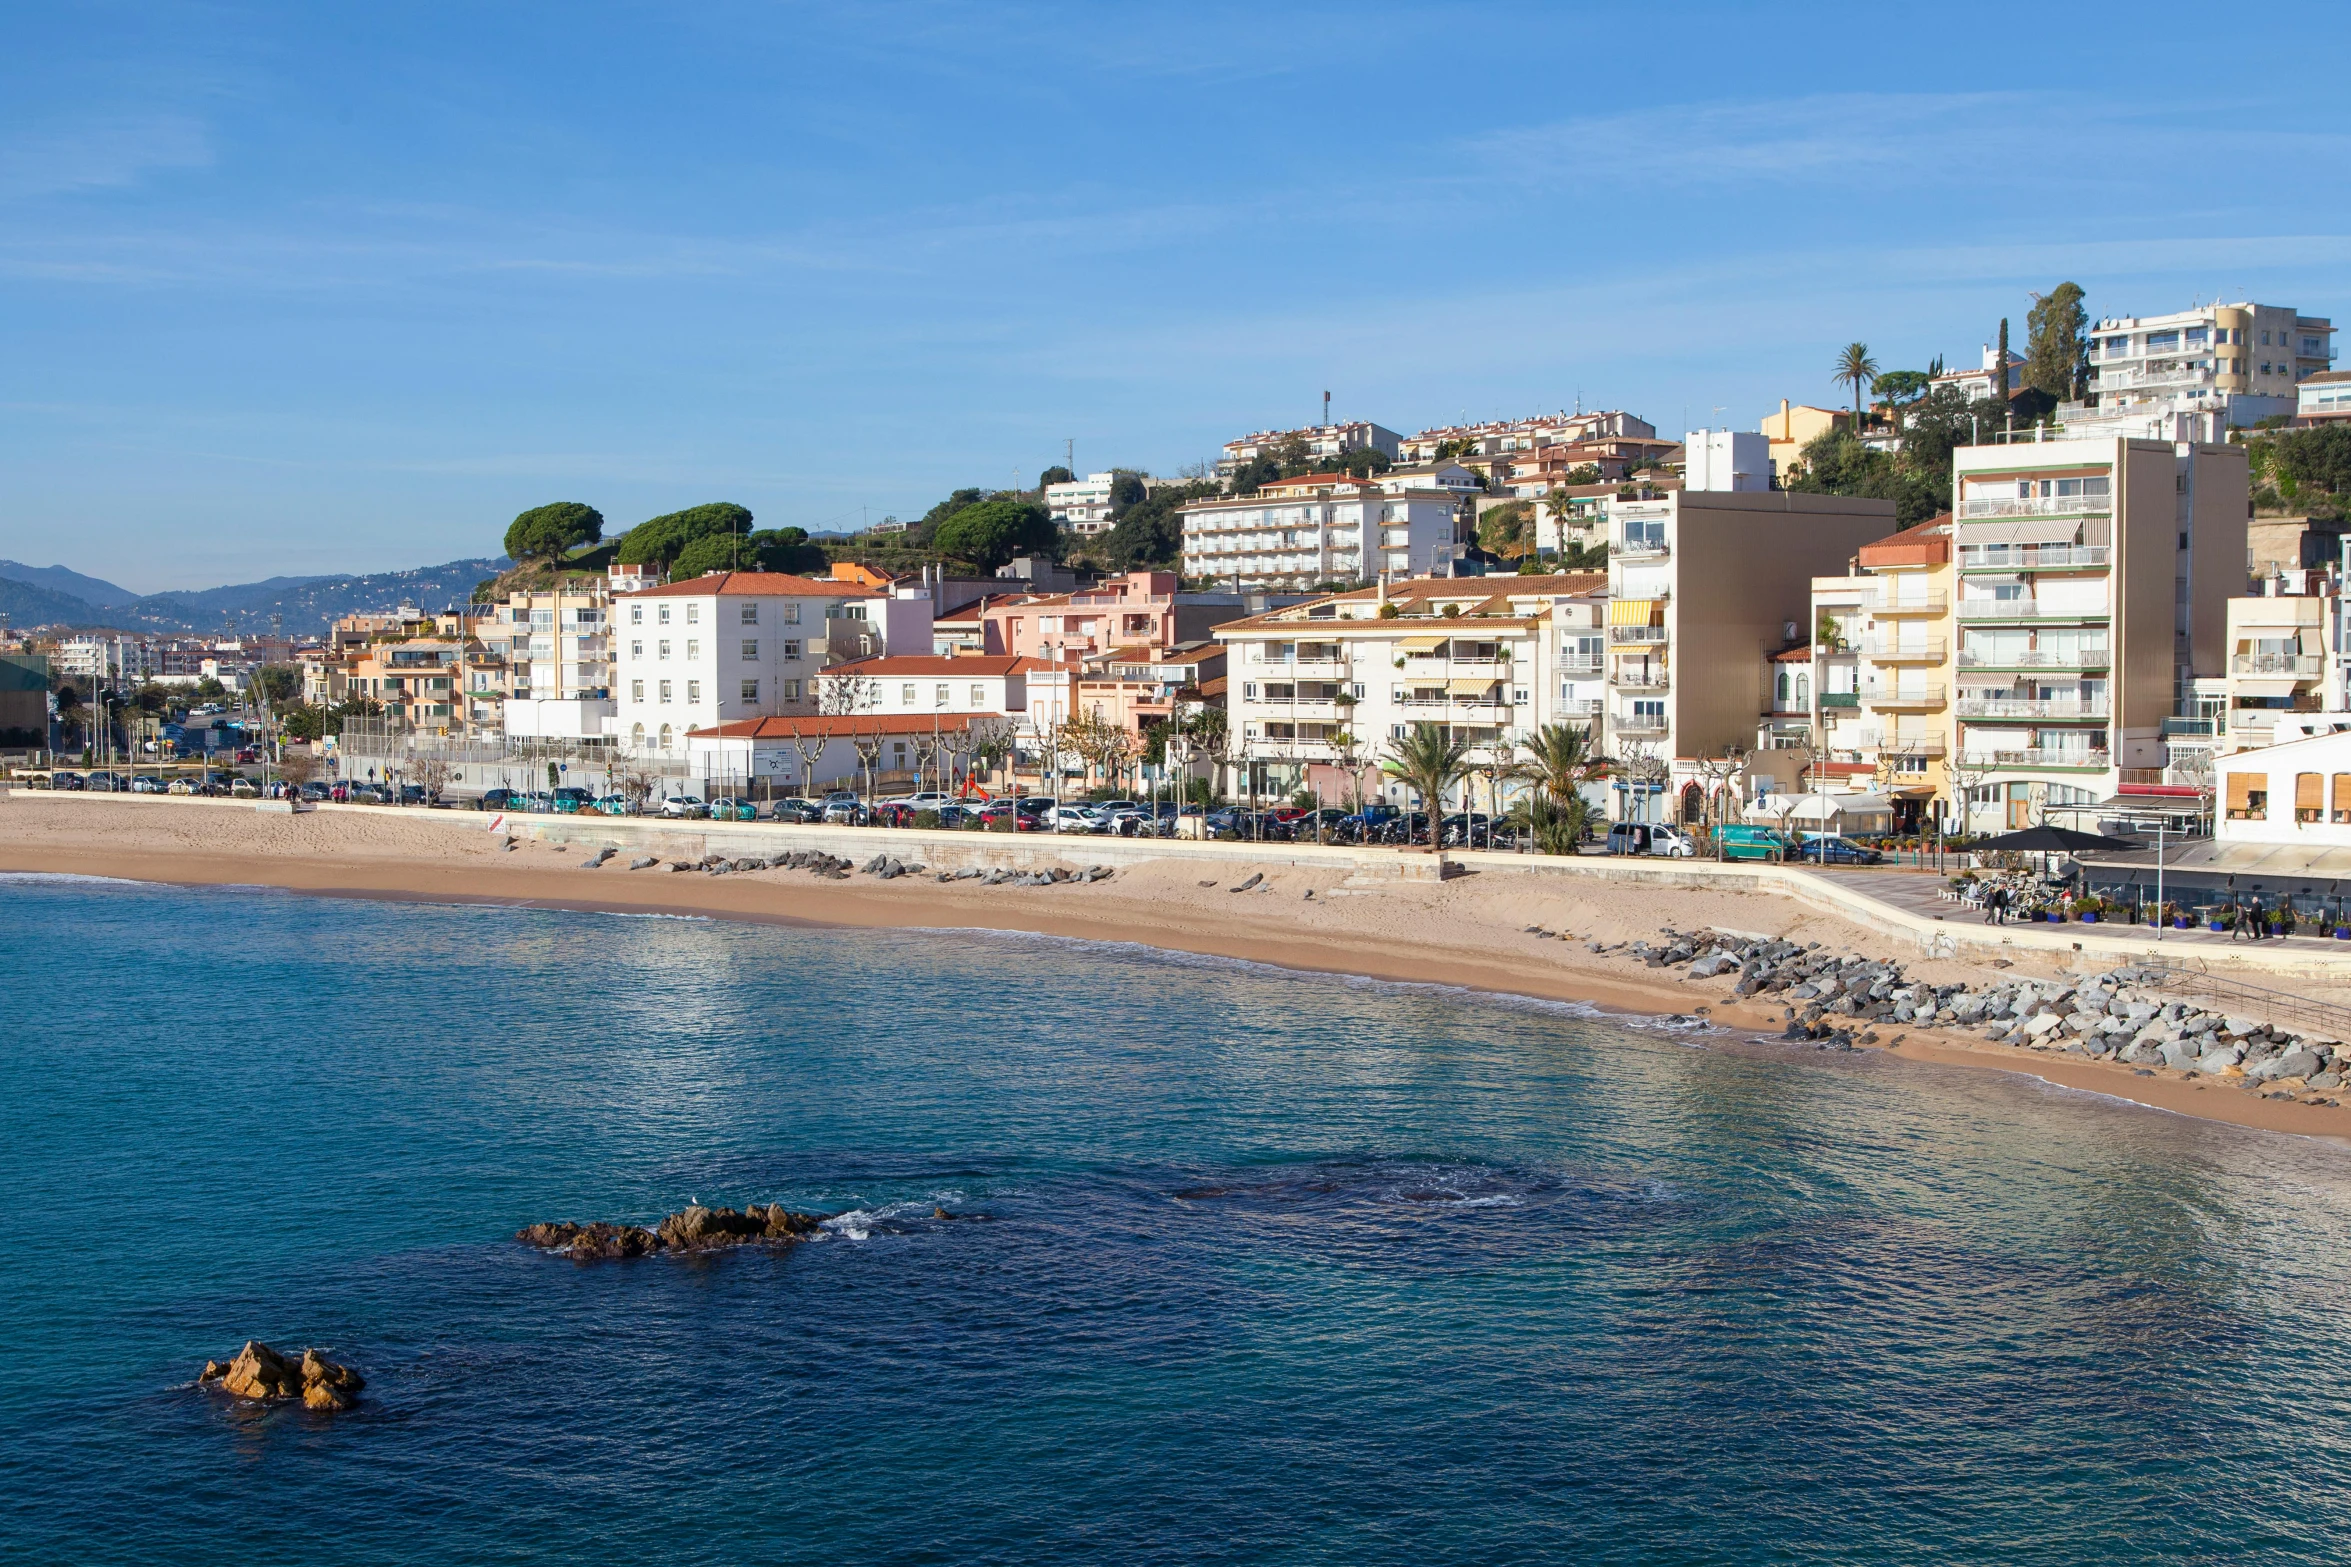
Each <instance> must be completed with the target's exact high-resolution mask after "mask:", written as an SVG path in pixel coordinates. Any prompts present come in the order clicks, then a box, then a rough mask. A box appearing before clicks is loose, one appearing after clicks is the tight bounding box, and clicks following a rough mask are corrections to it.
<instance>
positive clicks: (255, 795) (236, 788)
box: [229, 777, 261, 800]
mask: <svg viewBox="0 0 2351 1567" xmlns="http://www.w3.org/2000/svg"><path fill="white" fill-rule="evenodd" d="M229 798H230V799H232V800H258V799H260V798H261V786H260V785H259V784H257V783H255V782H254V781H253V780H252V779H250V778H244V777H238V778H232V779H230V780H229Z"/></svg>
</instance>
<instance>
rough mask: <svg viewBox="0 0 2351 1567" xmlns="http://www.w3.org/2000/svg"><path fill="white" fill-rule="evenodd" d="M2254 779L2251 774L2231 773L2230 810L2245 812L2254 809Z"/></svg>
mask: <svg viewBox="0 0 2351 1567" xmlns="http://www.w3.org/2000/svg"><path fill="white" fill-rule="evenodd" d="M2253 778H2254V775H2253V774H2251V773H2231V774H2229V809H2230V810H2232V811H2243V810H2248V809H2250V808H2251V807H2252V804H2253Z"/></svg>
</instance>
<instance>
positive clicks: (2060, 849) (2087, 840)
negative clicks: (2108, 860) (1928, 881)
mask: <svg viewBox="0 0 2351 1567" xmlns="http://www.w3.org/2000/svg"><path fill="white" fill-rule="evenodd" d="M1968 847H1969V848H1971V849H1977V850H1981V851H1984V852H1987V853H2010V854H2079V853H2081V852H2082V851H2083V850H2085V849H2136V848H2138V847H2139V843H2138V841H2137V840H2136V839H2133V838H2108V837H2105V836H2104V835H2102V834H2099V833H2094V832H2075V831H2074V830H2073V829H2072V828H2070V827H2027V828H2025V829H2024V830H2022V831H2021V832H2007V833H2002V834H2001V835H2000V836H1999V837H1997V838H1986V839H1984V840H1983V841H1982V842H1980V843H1974V844H1970V845H1968Z"/></svg>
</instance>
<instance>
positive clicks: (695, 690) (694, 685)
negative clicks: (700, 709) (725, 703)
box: [686, 680, 702, 702]
mask: <svg viewBox="0 0 2351 1567" xmlns="http://www.w3.org/2000/svg"><path fill="white" fill-rule="evenodd" d="M686 700H687V701H689V702H699V701H701V700H702V682H701V681H699V680H689V681H687V682H686Z"/></svg>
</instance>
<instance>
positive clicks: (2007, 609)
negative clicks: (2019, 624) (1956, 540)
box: [1879, 599, 2109, 620]
mask: <svg viewBox="0 0 2351 1567" xmlns="http://www.w3.org/2000/svg"><path fill="white" fill-rule="evenodd" d="M1879 613H1881V614H1883V613H1884V611H1882V610H1881V611H1879ZM2108 614H2109V611H2108V609H2107V606H2105V605H2104V604H2098V605H2094V606H2093V605H2084V606H2082V607H2080V608H2078V609H2068V608H2065V607H2064V606H2062V605H2058V604H2044V603H2042V602H2041V601H2040V600H2039V599H1961V600H1960V601H1959V618H1960V619H1961V620H2104V619H2106V618H2107V616H2108Z"/></svg>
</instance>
